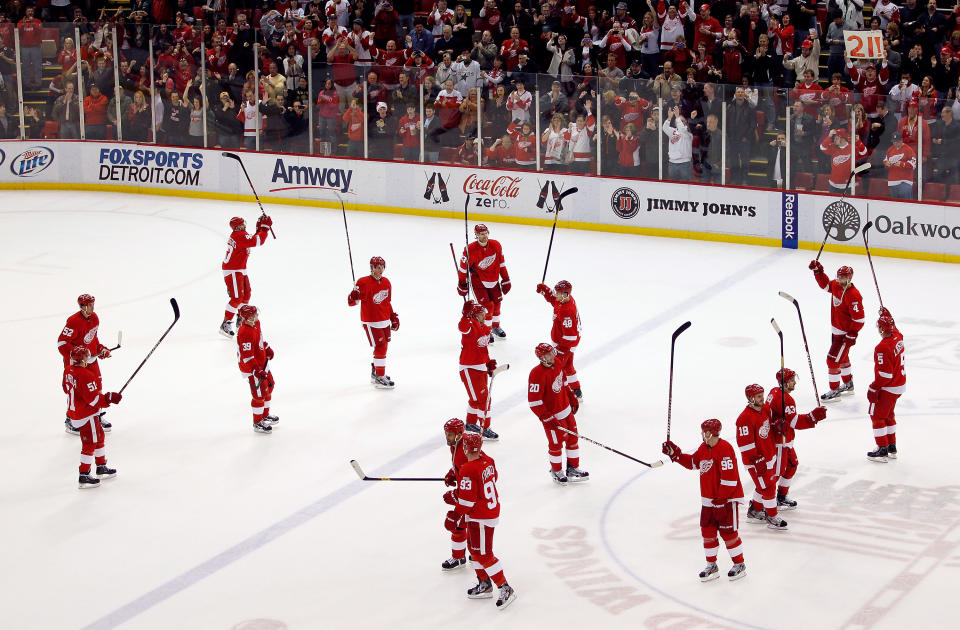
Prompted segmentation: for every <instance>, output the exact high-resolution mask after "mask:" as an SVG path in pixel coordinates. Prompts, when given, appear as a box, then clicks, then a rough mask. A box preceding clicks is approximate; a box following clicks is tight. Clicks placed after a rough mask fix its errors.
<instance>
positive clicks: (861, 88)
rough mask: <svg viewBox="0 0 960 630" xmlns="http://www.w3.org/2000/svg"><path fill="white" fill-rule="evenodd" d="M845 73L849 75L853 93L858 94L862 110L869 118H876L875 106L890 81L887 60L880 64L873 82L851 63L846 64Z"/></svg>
mask: <svg viewBox="0 0 960 630" xmlns="http://www.w3.org/2000/svg"><path fill="white" fill-rule="evenodd" d="M847 73H848V74H849V75H850V81H851V82H852V83H853V91H854V92H857V93H859V94H860V104H861V105H863V110H864V111H865V112H866V113H867V116H869V117H870V118H876V117H877V106H878V105H879V104H880V99H882V98H883V97H884V95H885V94H886V93H887V83H888V82H889V81H890V68H888V67H887V60H886V59H884V60H883V62H882V63H881V64H880V69H879V70H878V71H877V74H876V76H875V77H874V79H873V81H870V80H868V79H867V73H866V72H865V71H863V70H861V69H860V68H857V67H856V66H854V65H853V62H848V63H847Z"/></svg>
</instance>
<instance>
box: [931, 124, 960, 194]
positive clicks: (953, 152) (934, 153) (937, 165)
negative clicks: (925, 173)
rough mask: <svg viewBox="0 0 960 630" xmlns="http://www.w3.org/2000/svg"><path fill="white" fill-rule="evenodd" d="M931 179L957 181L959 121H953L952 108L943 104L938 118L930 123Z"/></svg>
mask: <svg viewBox="0 0 960 630" xmlns="http://www.w3.org/2000/svg"><path fill="white" fill-rule="evenodd" d="M930 136H931V138H930V157H931V160H930V165H931V169H930V170H931V175H930V179H931V181H935V182H951V183H960V182H957V179H956V178H957V174H958V170H960V169H958V168H957V167H958V165H960V151H957V147H960V123H957V122H956V121H954V114H953V109H952V108H951V107H950V106H945V107H944V108H943V109H941V110H940V118H939V119H938V120H936V121H935V122H934V123H933V124H932V125H930Z"/></svg>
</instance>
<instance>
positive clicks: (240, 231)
mask: <svg viewBox="0 0 960 630" xmlns="http://www.w3.org/2000/svg"><path fill="white" fill-rule="evenodd" d="M271 225H273V219H271V218H270V217H269V216H267V215H265V214H264V215H261V216H260V218H259V219H257V230H256V231H255V232H254V233H253V234H247V223H246V221H244V220H243V219H242V218H241V217H233V218H232V219H230V230H231V231H230V238H229V239H227V254H226V255H225V256H224V257H223V264H222V265H221V268H222V269H223V281H224V282H225V283H226V285H227V295H228V296H229V297H230V301H229V302H228V303H227V309H226V310H225V311H224V312H223V323H222V324H220V334H221V335H223V336H224V337H233V330H231V329H230V322H231V320H233V318H234V317H235V316H236V315H237V311H238V310H239V309H240V307H241V306H243V305H244V304H247V303H249V302H250V278H249V277H248V276H247V258H249V257H250V250H251V249H253V248H254V247H258V246H260V245H263V244H264V242H265V241H266V240H267V233H268V232H269V231H270V226H271ZM237 325H238V326H239V325H240V322H239V321H238V322H237Z"/></svg>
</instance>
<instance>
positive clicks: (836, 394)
mask: <svg viewBox="0 0 960 630" xmlns="http://www.w3.org/2000/svg"><path fill="white" fill-rule="evenodd" d="M842 390H843V387H842V386H841V387H839V388H838V389H831V390H830V391H828V392H827V393H825V394H821V395H820V400H821V401H822V402H834V401H836V400H837V399H838V398H840V392H841V391H842Z"/></svg>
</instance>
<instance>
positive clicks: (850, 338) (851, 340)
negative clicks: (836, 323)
mask: <svg viewBox="0 0 960 630" xmlns="http://www.w3.org/2000/svg"><path fill="white" fill-rule="evenodd" d="M846 340H847V343H848V344H849V345H851V346H852V345H854V344H855V343H857V333H855V332H850V333H847V335H846Z"/></svg>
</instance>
